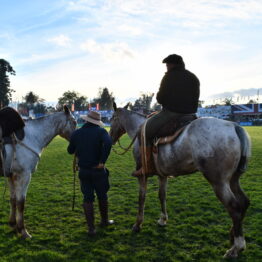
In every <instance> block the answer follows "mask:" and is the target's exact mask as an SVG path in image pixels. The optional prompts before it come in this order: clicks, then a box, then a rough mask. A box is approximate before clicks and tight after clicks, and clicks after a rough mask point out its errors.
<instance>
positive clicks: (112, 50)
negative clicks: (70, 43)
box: [81, 40, 135, 59]
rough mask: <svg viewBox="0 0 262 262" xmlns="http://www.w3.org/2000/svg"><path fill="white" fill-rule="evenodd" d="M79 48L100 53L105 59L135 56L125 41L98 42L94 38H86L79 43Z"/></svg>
mask: <svg viewBox="0 0 262 262" xmlns="http://www.w3.org/2000/svg"><path fill="white" fill-rule="evenodd" d="M81 48H82V50H84V51H87V52H90V53H93V54H97V55H101V56H103V57H104V58H106V59H125V58H133V57H134V56H135V54H134V51H133V50H131V48H129V47H128V45H127V44H126V43H121V42H119V43H104V44H99V43H97V42H96V41H94V40H87V41H86V42H85V43H83V44H81Z"/></svg>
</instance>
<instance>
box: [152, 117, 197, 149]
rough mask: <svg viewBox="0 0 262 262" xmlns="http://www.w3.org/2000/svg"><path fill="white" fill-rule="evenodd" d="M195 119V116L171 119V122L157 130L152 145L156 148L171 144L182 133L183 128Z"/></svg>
mask: <svg viewBox="0 0 262 262" xmlns="http://www.w3.org/2000/svg"><path fill="white" fill-rule="evenodd" d="M195 119H197V116H196V114H188V115H181V116H180V117H175V118H174V119H171V121H169V122H168V123H166V124H165V125H164V126H163V127H162V128H161V129H160V130H158V132H157V134H156V137H155V139H154V145H155V146H157V145H160V144H168V143H171V142H173V141H174V140H176V139H177V138H178V136H179V135H180V134H181V133H182V132H183V130H184V129H185V127H186V126H187V125H188V124H190V123H191V122H192V121H194V120H195Z"/></svg>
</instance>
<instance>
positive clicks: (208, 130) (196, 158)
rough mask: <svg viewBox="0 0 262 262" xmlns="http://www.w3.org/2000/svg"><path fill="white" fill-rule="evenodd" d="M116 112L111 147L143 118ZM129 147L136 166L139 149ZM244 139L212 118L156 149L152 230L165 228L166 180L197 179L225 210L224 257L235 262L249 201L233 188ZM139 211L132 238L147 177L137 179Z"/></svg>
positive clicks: (245, 150)
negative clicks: (228, 222) (227, 243)
mask: <svg viewBox="0 0 262 262" xmlns="http://www.w3.org/2000/svg"><path fill="white" fill-rule="evenodd" d="M127 107H128V105H126V106H125V107H124V108H117V107H116V105H115V104H114V111H115V112H114V114H113V117H112V119H111V129H110V135H111V137H112V140H113V144H115V143H116V142H117V141H118V140H119V138H120V137H121V136H122V135H123V134H124V133H127V134H128V136H129V137H130V138H131V139H133V138H134V137H135V135H136V134H137V131H138V129H139V127H140V126H141V124H142V123H143V122H144V121H145V120H146V116H144V115H141V114H139V113H136V112H133V111H129V110H127ZM138 146H139V145H138V141H137V139H136V141H135V143H134V150H133V154H134V158H135V160H136V163H138V161H139V158H140V156H139V148H138ZM250 147H251V143H250V138H249V136H248V134H247V133H246V132H245V130H244V129H243V128H242V127H240V126H239V125H237V124H236V123H233V122H230V121H225V120H220V119H216V118H198V119H197V120H194V121H193V122H191V123H190V124H189V125H187V126H186V128H185V129H184V131H183V133H182V134H181V135H180V136H179V137H178V138H177V140H175V141H174V142H173V143H171V144H166V145H160V146H159V148H158V157H157V158H156V156H154V157H155V158H154V160H155V165H156V168H157V170H158V174H159V175H158V177H159V199H160V203H161V217H160V219H159V220H158V224H159V225H161V226H164V225H166V222H167V218H168V216H167V211H166V185H167V177H169V176H173V177H177V176H181V175H186V174H191V173H194V172H196V171H200V172H202V173H203V175H204V177H205V178H206V179H207V180H208V182H209V183H210V185H211V186H212V188H213V190H214V192H215V194H216V196H217V198H218V199H219V200H220V201H221V202H222V204H223V205H224V206H225V208H226V209H227V211H228V213H229V215H230V217H231V218H232V221H233V226H232V228H231V231H230V238H231V244H232V246H231V248H230V249H229V250H228V251H227V252H226V253H225V257H237V256H238V254H239V252H240V251H241V250H243V249H245V246H246V243H245V239H244V236H243V232H242V221H243V219H244V216H245V213H246V210H247V208H248V206H249V199H248V198H247V196H246V195H245V194H244V192H243V191H242V189H241V188H240V184H239V177H240V175H241V174H242V173H244V171H245V169H246V165H247V158H248V157H249V156H250ZM138 181H139V186H140V188H139V208H138V214H137V219H136V223H135V224H134V226H133V231H135V232H138V231H139V230H140V228H141V225H142V222H143V219H144V203H145V196H146V187H147V177H139V178H138Z"/></svg>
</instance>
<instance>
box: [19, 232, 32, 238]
mask: <svg viewBox="0 0 262 262" xmlns="http://www.w3.org/2000/svg"><path fill="white" fill-rule="evenodd" d="M21 238H22V239H31V238H32V236H31V235H30V234H29V233H28V232H23V233H22V234H21Z"/></svg>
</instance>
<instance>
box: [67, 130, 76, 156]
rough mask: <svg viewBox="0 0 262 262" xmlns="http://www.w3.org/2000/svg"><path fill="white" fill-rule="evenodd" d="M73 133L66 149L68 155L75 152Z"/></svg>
mask: <svg viewBox="0 0 262 262" xmlns="http://www.w3.org/2000/svg"><path fill="white" fill-rule="evenodd" d="M75 140H76V139H75V133H73V134H72V136H71V138H70V141H69V145H68V147H67V152H68V153H69V154H74V153H75V152H76V143H75Z"/></svg>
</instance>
